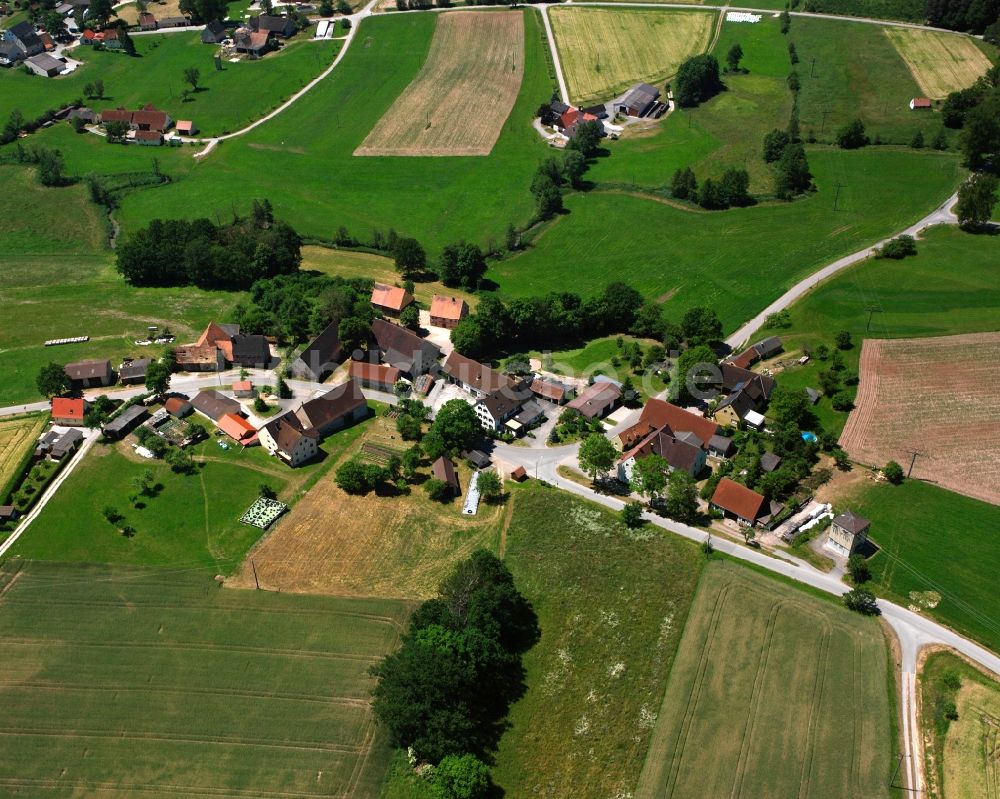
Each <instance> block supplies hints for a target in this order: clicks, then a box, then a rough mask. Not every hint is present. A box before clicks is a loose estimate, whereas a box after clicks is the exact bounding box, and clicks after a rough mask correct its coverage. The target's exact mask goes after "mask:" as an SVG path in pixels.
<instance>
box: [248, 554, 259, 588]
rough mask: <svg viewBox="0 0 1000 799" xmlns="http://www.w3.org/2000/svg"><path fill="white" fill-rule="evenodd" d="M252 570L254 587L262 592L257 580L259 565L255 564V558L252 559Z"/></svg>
mask: <svg viewBox="0 0 1000 799" xmlns="http://www.w3.org/2000/svg"><path fill="white" fill-rule="evenodd" d="M250 568H251V569H253V581H254V585H256V586H257V590H258V591H259V590H260V581H259V580H258V579H257V564H256V563H254V562H253V558H251V559H250Z"/></svg>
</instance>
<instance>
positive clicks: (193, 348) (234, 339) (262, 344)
mask: <svg viewBox="0 0 1000 799" xmlns="http://www.w3.org/2000/svg"><path fill="white" fill-rule="evenodd" d="M174 358H175V360H176V364H177V369H178V371H184V372H218V371H222V370H223V369H225V368H226V366H227V365H235V366H244V367H257V368H261V369H266V368H268V367H269V366H270V365H271V348H270V346H269V345H268V343H267V338H266V337H264V336H259V335H246V334H244V333H240V326H239V325H233V324H219V323H217V322H209V324H208V327H206V328H205V331H204V332H203V333H202V334H201V336H200V337H199V338H198V341H197V342H195V343H194V344H186V345H184V346H181V347H176V348H175V349H174Z"/></svg>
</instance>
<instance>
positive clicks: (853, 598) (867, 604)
mask: <svg viewBox="0 0 1000 799" xmlns="http://www.w3.org/2000/svg"><path fill="white" fill-rule="evenodd" d="M844 605H845V606H846V607H847V609H848V610H853V611H854V612H855V613H860V614H861V615H862V616H879V615H881V613H882V611H881V610H879V607H878V602H877V601H876V600H875V594H873V593H872V592H871V591H866V590H865V589H863V588H852V589H851V590H850V591H848V592H847V593H846V594H844Z"/></svg>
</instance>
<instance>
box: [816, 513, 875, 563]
mask: <svg viewBox="0 0 1000 799" xmlns="http://www.w3.org/2000/svg"><path fill="white" fill-rule="evenodd" d="M871 526H872V523H871V522H870V521H868V519H866V518H864V517H863V516H858V515H857V514H856V513H854V511H845V512H844V513H841V514H838V515H837V516H834V517H833V521H832V522H831V523H830V534H829V536H828V537H827V540H826V547H827V548H828V549H831V550H833V551H834V552H836V553H837V554H838V555H840V556H841V557H844V558H849V557H850V556H851V555H853V554H854V553H855V552H856V551H857V550H858V547H860V546H861V545H862V544H864V543H865V542H866V541H867V540H868V530H869V529H870V528H871Z"/></svg>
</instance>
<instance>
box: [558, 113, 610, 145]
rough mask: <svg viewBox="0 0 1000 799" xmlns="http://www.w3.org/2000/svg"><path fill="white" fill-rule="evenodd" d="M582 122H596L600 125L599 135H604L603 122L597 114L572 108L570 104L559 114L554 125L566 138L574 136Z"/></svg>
mask: <svg viewBox="0 0 1000 799" xmlns="http://www.w3.org/2000/svg"><path fill="white" fill-rule="evenodd" d="M584 122H596V123H597V124H598V125H599V126H600V133H601V135H602V136H603V135H604V132H605V131H604V123H603V122H601V120H600V119H598V118H597V116H595V115H594V114H589V113H587V112H586V111H583V110H581V109H579V108H573V107H572V106H570V107H569V109H567V110H566V111H564V112H563V113H562V114H561V115H560V116H559V119H558V120H557V121H556V126H555V127H556V130H558V131H559V132H560V133H562V134H563V135H564V136H565V137H566V138H568V139H572V138H573V137H574V136H576V133H577V130H578V129H579V127H580V125H582V124H583V123H584Z"/></svg>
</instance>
